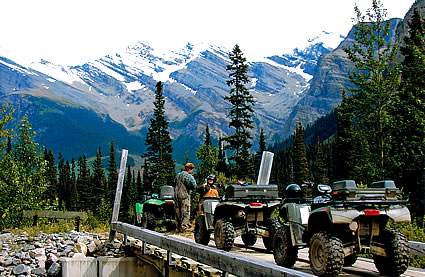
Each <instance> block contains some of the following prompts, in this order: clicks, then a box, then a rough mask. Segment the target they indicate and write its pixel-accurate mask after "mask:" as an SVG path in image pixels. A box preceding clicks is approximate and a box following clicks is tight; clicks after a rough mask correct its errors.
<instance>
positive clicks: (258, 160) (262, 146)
mask: <svg viewBox="0 0 425 277" xmlns="http://www.w3.org/2000/svg"><path fill="white" fill-rule="evenodd" d="M258 146H259V149H258V152H257V153H256V154H255V158H254V165H255V168H256V169H257V172H259V169H260V166H261V159H262V157H263V152H264V151H266V140H265V138H264V131H263V128H261V129H260V137H259V140H258ZM256 177H257V178H258V173H256Z"/></svg>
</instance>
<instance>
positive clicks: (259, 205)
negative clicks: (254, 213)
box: [249, 202, 263, 207]
mask: <svg viewBox="0 0 425 277" xmlns="http://www.w3.org/2000/svg"><path fill="white" fill-rule="evenodd" d="M249 205H250V206H251V207H261V206H262V205H263V204H261V203H257V202H252V203H249Z"/></svg>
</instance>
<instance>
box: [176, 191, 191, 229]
mask: <svg viewBox="0 0 425 277" xmlns="http://www.w3.org/2000/svg"><path fill="white" fill-rule="evenodd" d="M176 219H177V231H178V232H187V231H192V223H191V222H190V198H187V199H183V200H180V201H179V200H177V201H176Z"/></svg>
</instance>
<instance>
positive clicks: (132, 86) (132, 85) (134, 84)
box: [124, 81, 145, 92]
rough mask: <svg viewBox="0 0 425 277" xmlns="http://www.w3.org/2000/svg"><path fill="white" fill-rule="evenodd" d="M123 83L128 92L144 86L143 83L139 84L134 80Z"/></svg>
mask: <svg viewBox="0 0 425 277" xmlns="http://www.w3.org/2000/svg"><path fill="white" fill-rule="evenodd" d="M124 85H125V86H126V87H127V90H128V92H132V91H135V90H139V89H142V88H144V87H145V86H144V85H142V84H140V83H139V82H138V81H134V82H131V83H124Z"/></svg>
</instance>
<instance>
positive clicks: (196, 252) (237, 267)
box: [111, 221, 313, 277]
mask: <svg viewBox="0 0 425 277" xmlns="http://www.w3.org/2000/svg"><path fill="white" fill-rule="evenodd" d="M111 229H112V230H114V231H116V232H120V233H123V234H126V235H127V236H130V237H133V238H136V239H139V240H142V241H145V242H148V243H149V244H152V245H155V246H158V247H160V248H163V249H166V250H169V251H171V252H172V253H176V254H178V255H181V256H184V257H188V258H190V259H192V260H195V261H198V262H200V263H203V264H207V265H210V266H212V267H215V268H218V269H220V270H222V271H224V272H227V273H230V274H234V275H237V276H301V277H307V276H313V275H311V274H308V273H304V272H300V271H296V270H293V269H289V268H284V267H281V266H278V265H276V264H271V263H267V262H263V261H260V260H258V259H255V260H254V259H250V258H247V257H246V256H243V255H239V254H235V253H232V252H226V251H223V250H219V249H216V248H213V247H209V246H204V245H201V244H197V243H194V242H191V241H185V240H181V239H178V238H173V237H171V236H167V235H165V234H161V233H157V232H154V231H151V230H147V229H142V228H140V227H136V226H133V225H130V224H127V223H123V222H118V221H116V222H112V223H111Z"/></svg>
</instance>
